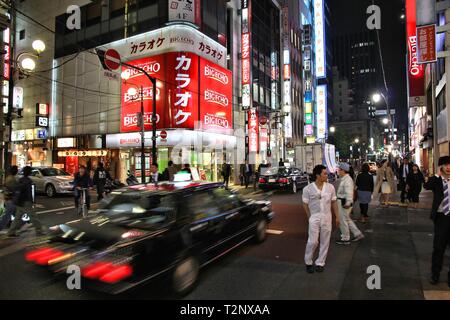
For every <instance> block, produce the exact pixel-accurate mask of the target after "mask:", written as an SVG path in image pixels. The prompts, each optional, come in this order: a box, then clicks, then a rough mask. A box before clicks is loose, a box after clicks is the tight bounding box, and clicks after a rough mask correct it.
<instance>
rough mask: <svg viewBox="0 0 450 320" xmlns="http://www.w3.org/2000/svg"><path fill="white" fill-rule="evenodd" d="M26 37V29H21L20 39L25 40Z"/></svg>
mask: <svg viewBox="0 0 450 320" xmlns="http://www.w3.org/2000/svg"><path fill="white" fill-rule="evenodd" d="M24 39H25V30H20V31H19V40H24Z"/></svg>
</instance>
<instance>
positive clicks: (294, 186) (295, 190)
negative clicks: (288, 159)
mask: <svg viewBox="0 0 450 320" xmlns="http://www.w3.org/2000/svg"><path fill="white" fill-rule="evenodd" d="M297 191H298V188H297V182H295V181H292V192H293V193H294V194H295V193H297Z"/></svg>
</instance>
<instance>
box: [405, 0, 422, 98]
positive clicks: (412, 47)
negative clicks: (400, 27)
mask: <svg viewBox="0 0 450 320" xmlns="http://www.w3.org/2000/svg"><path fill="white" fill-rule="evenodd" d="M406 36H407V43H408V83H409V106H410V107H411V106H420V105H423V104H424V103H425V101H424V96H425V85H424V83H425V82H424V67H423V65H421V64H419V63H418V56H417V37H416V0H406Z"/></svg>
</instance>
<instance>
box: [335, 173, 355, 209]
mask: <svg viewBox="0 0 450 320" xmlns="http://www.w3.org/2000/svg"><path fill="white" fill-rule="evenodd" d="M354 190H355V184H354V182H353V179H352V177H350V175H348V174H347V175H345V176H344V177H342V178H340V183H339V188H338V191H337V198H338V201H339V202H338V203H341V202H340V201H341V200H339V199H345V200H346V201H345V204H346V205H347V206H351V205H352V204H353V191H354Z"/></svg>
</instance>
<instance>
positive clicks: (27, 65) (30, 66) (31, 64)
mask: <svg viewBox="0 0 450 320" xmlns="http://www.w3.org/2000/svg"><path fill="white" fill-rule="evenodd" d="M21 65H22V68H23V69H24V70H25V71H34V69H36V62H35V61H34V60H33V59H31V58H25V59H23V60H22V63H21Z"/></svg>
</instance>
